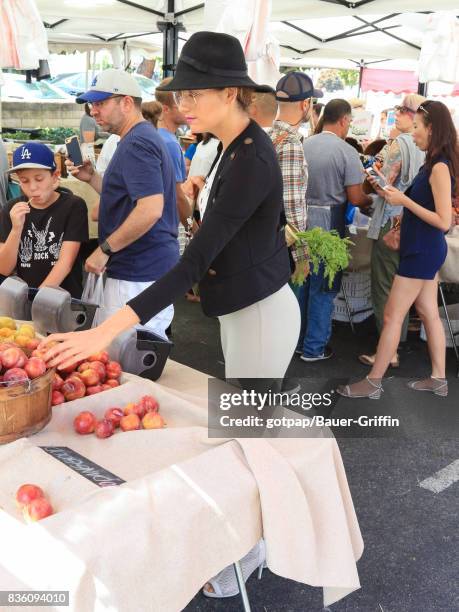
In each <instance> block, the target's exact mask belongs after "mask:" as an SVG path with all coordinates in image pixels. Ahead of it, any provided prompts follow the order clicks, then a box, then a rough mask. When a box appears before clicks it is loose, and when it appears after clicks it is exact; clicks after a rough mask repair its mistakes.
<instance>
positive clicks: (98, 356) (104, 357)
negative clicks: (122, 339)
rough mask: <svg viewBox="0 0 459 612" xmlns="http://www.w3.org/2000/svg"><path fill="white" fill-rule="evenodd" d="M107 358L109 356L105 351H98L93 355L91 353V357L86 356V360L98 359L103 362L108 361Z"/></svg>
mask: <svg viewBox="0 0 459 612" xmlns="http://www.w3.org/2000/svg"><path fill="white" fill-rule="evenodd" d="M109 359H110V358H109V356H108V353H107V351H100V352H99V353H95V354H94V355H91V357H88V361H100V362H101V363H103V364H106V363H108V361H109Z"/></svg>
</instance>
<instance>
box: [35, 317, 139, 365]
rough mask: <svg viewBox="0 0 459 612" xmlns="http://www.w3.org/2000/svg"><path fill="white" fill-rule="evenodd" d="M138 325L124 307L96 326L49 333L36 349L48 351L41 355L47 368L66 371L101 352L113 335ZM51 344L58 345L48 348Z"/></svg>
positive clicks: (135, 319)
mask: <svg viewBox="0 0 459 612" xmlns="http://www.w3.org/2000/svg"><path fill="white" fill-rule="evenodd" d="M139 322H140V320H139V317H138V316H137V315H136V314H135V312H134V311H133V310H132V308H130V307H129V306H124V307H123V308H121V309H120V310H118V312H117V313H115V314H114V315H113V316H111V317H110V318H109V319H107V320H106V321H104V322H103V323H102V324H101V325H99V326H98V327H94V328H93V329H88V330H86V331H81V332H70V333H68V334H51V336H48V337H47V338H46V339H45V340H43V342H42V343H41V344H40V347H39V348H40V349H42V348H43V349H46V348H48V350H47V352H46V354H45V359H46V361H47V363H48V366H50V367H56V366H57V367H58V368H60V369H62V368H66V367H68V366H70V365H72V364H74V363H76V362H77V361H82V360H84V359H86V358H88V357H90V356H91V355H93V354H94V353H97V352H99V351H102V350H103V349H104V348H106V347H107V346H109V344H111V342H112V341H113V340H114V339H115V338H116V336H118V335H119V334H121V333H122V332H123V331H125V330H127V329H129V328H130V327H133V326H134V325H137V323H139ZM53 342H58V344H56V345H55V346H52V347H48V345H49V344H50V343H53Z"/></svg>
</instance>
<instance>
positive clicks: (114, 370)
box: [105, 361, 122, 379]
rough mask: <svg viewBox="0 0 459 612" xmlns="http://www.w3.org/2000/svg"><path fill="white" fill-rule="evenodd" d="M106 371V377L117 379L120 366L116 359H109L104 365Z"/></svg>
mask: <svg viewBox="0 0 459 612" xmlns="http://www.w3.org/2000/svg"><path fill="white" fill-rule="evenodd" d="M105 370H106V372H107V378H116V379H118V378H119V377H120V376H121V372H122V370H121V366H120V364H119V363H118V362H117V361H109V362H108V363H107V365H106V366H105Z"/></svg>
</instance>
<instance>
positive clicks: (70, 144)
mask: <svg viewBox="0 0 459 612" xmlns="http://www.w3.org/2000/svg"><path fill="white" fill-rule="evenodd" d="M65 146H66V148H67V155H68V156H69V159H70V161H71V162H72V163H73V165H74V166H82V165H83V154H82V153H81V148H80V141H79V139H78V136H71V137H70V138H66V139H65Z"/></svg>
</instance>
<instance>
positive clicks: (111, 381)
mask: <svg viewBox="0 0 459 612" xmlns="http://www.w3.org/2000/svg"><path fill="white" fill-rule="evenodd" d="M105 383H106V384H107V385H108V386H109V387H111V388H112V389H113V387H119V386H120V383H119V382H118V381H117V380H116V378H107V380H106V381H105Z"/></svg>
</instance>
